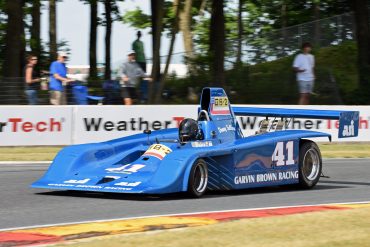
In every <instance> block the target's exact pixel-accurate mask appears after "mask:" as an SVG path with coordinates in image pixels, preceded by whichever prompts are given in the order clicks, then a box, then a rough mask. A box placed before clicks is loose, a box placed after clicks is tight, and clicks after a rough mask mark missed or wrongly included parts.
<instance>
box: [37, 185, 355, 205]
mask: <svg viewBox="0 0 370 247" xmlns="http://www.w3.org/2000/svg"><path fill="white" fill-rule="evenodd" d="M343 188H348V186H334V185H322V184H318V185H317V186H316V187H315V188H313V189H311V191H312V190H329V189H343ZM297 191H306V190H302V189H297V188H296V187H294V186H287V185H285V186H275V187H263V188H253V189H242V190H225V191H209V192H207V193H206V194H205V195H204V196H203V197H201V198H193V197H190V196H189V195H188V194H187V193H173V194H164V195H148V194H124V193H108V192H104V193H103V192H86V191H49V192H39V193H36V194H38V195H47V196H65V197H81V198H96V199H113V200H129V201H171V200H189V199H191V200H194V199H198V200H204V199H209V198H218V197H233V196H243V195H253V194H269V193H289V192H297ZM307 191H309V190H307Z"/></svg>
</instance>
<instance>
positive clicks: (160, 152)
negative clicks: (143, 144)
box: [143, 144, 172, 160]
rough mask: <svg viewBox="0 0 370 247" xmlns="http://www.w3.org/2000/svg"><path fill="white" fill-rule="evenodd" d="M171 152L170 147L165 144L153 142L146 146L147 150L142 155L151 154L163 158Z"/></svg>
mask: <svg viewBox="0 0 370 247" xmlns="http://www.w3.org/2000/svg"><path fill="white" fill-rule="evenodd" d="M171 152H172V149H170V148H169V147H167V146H166V145H163V144H153V145H151V146H150V147H149V148H148V150H147V151H146V152H145V153H144V154H143V156H144V155H148V156H153V157H156V158H158V159H160V160H163V158H164V157H166V155H167V154H169V153H171Z"/></svg>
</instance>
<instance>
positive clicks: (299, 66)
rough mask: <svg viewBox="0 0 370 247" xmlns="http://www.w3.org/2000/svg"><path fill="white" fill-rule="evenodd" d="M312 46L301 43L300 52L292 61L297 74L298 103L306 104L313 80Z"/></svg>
mask: <svg viewBox="0 0 370 247" xmlns="http://www.w3.org/2000/svg"><path fill="white" fill-rule="evenodd" d="M311 50H312V46H311V44H310V43H308V42H306V43H303V45H302V53H300V54H298V55H297V56H296V57H295V59H294V62H293V70H294V71H295V72H296V74H297V82H298V88H299V101H298V104H299V105H308V104H309V103H310V95H311V94H312V90H313V86H314V81H315V71H314V68H315V57H314V56H313V55H312V54H310V53H311Z"/></svg>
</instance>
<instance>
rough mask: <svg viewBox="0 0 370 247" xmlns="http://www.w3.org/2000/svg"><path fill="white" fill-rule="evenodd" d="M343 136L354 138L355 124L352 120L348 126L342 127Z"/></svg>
mask: <svg viewBox="0 0 370 247" xmlns="http://www.w3.org/2000/svg"><path fill="white" fill-rule="evenodd" d="M343 127H344V128H343V133H342V135H343V136H354V135H355V124H354V122H353V120H352V121H351V124H350V125H344V126H343Z"/></svg>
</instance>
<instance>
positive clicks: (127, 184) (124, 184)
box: [114, 182, 141, 187]
mask: <svg viewBox="0 0 370 247" xmlns="http://www.w3.org/2000/svg"><path fill="white" fill-rule="evenodd" d="M139 184H141V182H120V183H116V184H114V185H116V186H127V187H136V186H138V185H139Z"/></svg>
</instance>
